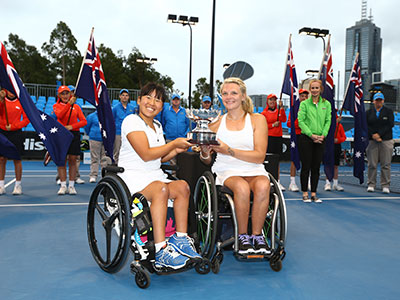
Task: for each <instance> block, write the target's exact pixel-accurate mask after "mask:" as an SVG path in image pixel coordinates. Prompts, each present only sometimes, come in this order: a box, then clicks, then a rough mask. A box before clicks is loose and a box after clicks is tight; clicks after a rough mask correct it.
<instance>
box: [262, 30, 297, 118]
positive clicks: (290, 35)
mask: <svg viewBox="0 0 400 300" xmlns="http://www.w3.org/2000/svg"><path fill="white" fill-rule="evenodd" d="M291 40H292V34H291V33H290V34H289V44H288V50H287V51H286V61H285V68H284V70H283V80H282V85H283V83H284V82H285V75H286V69H287V63H288V53H289V50H290V42H291ZM279 101H282V89H281V93H280V95H279ZM267 102H268V100H267ZM267 106H268V103H267ZM280 111H281V109H280V106H279V105H278V117H277V120H276V121H278V120H279V113H280Z"/></svg>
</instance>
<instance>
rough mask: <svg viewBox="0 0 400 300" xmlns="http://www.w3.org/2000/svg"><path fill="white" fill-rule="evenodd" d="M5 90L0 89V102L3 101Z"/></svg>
mask: <svg viewBox="0 0 400 300" xmlns="http://www.w3.org/2000/svg"><path fill="white" fill-rule="evenodd" d="M6 95H7V94H6V91H5V90H1V91H0V102H4V98H5V97H6Z"/></svg>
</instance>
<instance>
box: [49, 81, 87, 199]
mask: <svg viewBox="0 0 400 300" xmlns="http://www.w3.org/2000/svg"><path fill="white" fill-rule="evenodd" d="M57 96H58V99H57V103H55V104H54V105H53V110H54V114H55V115H56V117H57V120H58V122H60V123H61V124H62V125H64V126H65V128H66V129H68V130H69V131H70V132H71V133H72V134H73V136H74V137H73V140H72V142H71V145H70V147H69V149H68V152H67V154H68V156H67V160H68V165H69V186H68V193H69V194H70V195H76V189H75V179H76V161H77V157H78V156H79V155H80V153H81V135H80V132H79V129H80V128H81V127H83V126H85V125H86V124H87V121H86V118H85V116H84V115H83V112H82V110H81V108H80V107H79V105H77V104H76V105H75V104H74V103H75V101H76V98H75V97H71V91H70V89H69V88H68V87H67V86H65V85H62V86H60V87H59V88H58V94H57ZM57 170H58V174H59V175H60V180H61V187H60V189H59V190H58V195H65V194H66V193H67V181H66V180H67V170H66V166H65V165H64V166H58V167H57Z"/></svg>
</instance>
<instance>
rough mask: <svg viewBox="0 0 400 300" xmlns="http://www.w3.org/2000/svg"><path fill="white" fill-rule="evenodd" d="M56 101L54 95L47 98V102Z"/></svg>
mask: <svg viewBox="0 0 400 300" xmlns="http://www.w3.org/2000/svg"><path fill="white" fill-rule="evenodd" d="M49 102H50V103H53V104H54V103H56V97H52V96H50V97H49V98H47V103H49Z"/></svg>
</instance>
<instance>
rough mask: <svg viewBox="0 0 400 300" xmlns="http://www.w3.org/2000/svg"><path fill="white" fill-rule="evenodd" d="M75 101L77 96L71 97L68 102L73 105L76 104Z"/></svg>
mask: <svg viewBox="0 0 400 300" xmlns="http://www.w3.org/2000/svg"><path fill="white" fill-rule="evenodd" d="M75 101H76V97H71V98H70V99H69V100H68V103H69V104H71V105H74V103H75Z"/></svg>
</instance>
